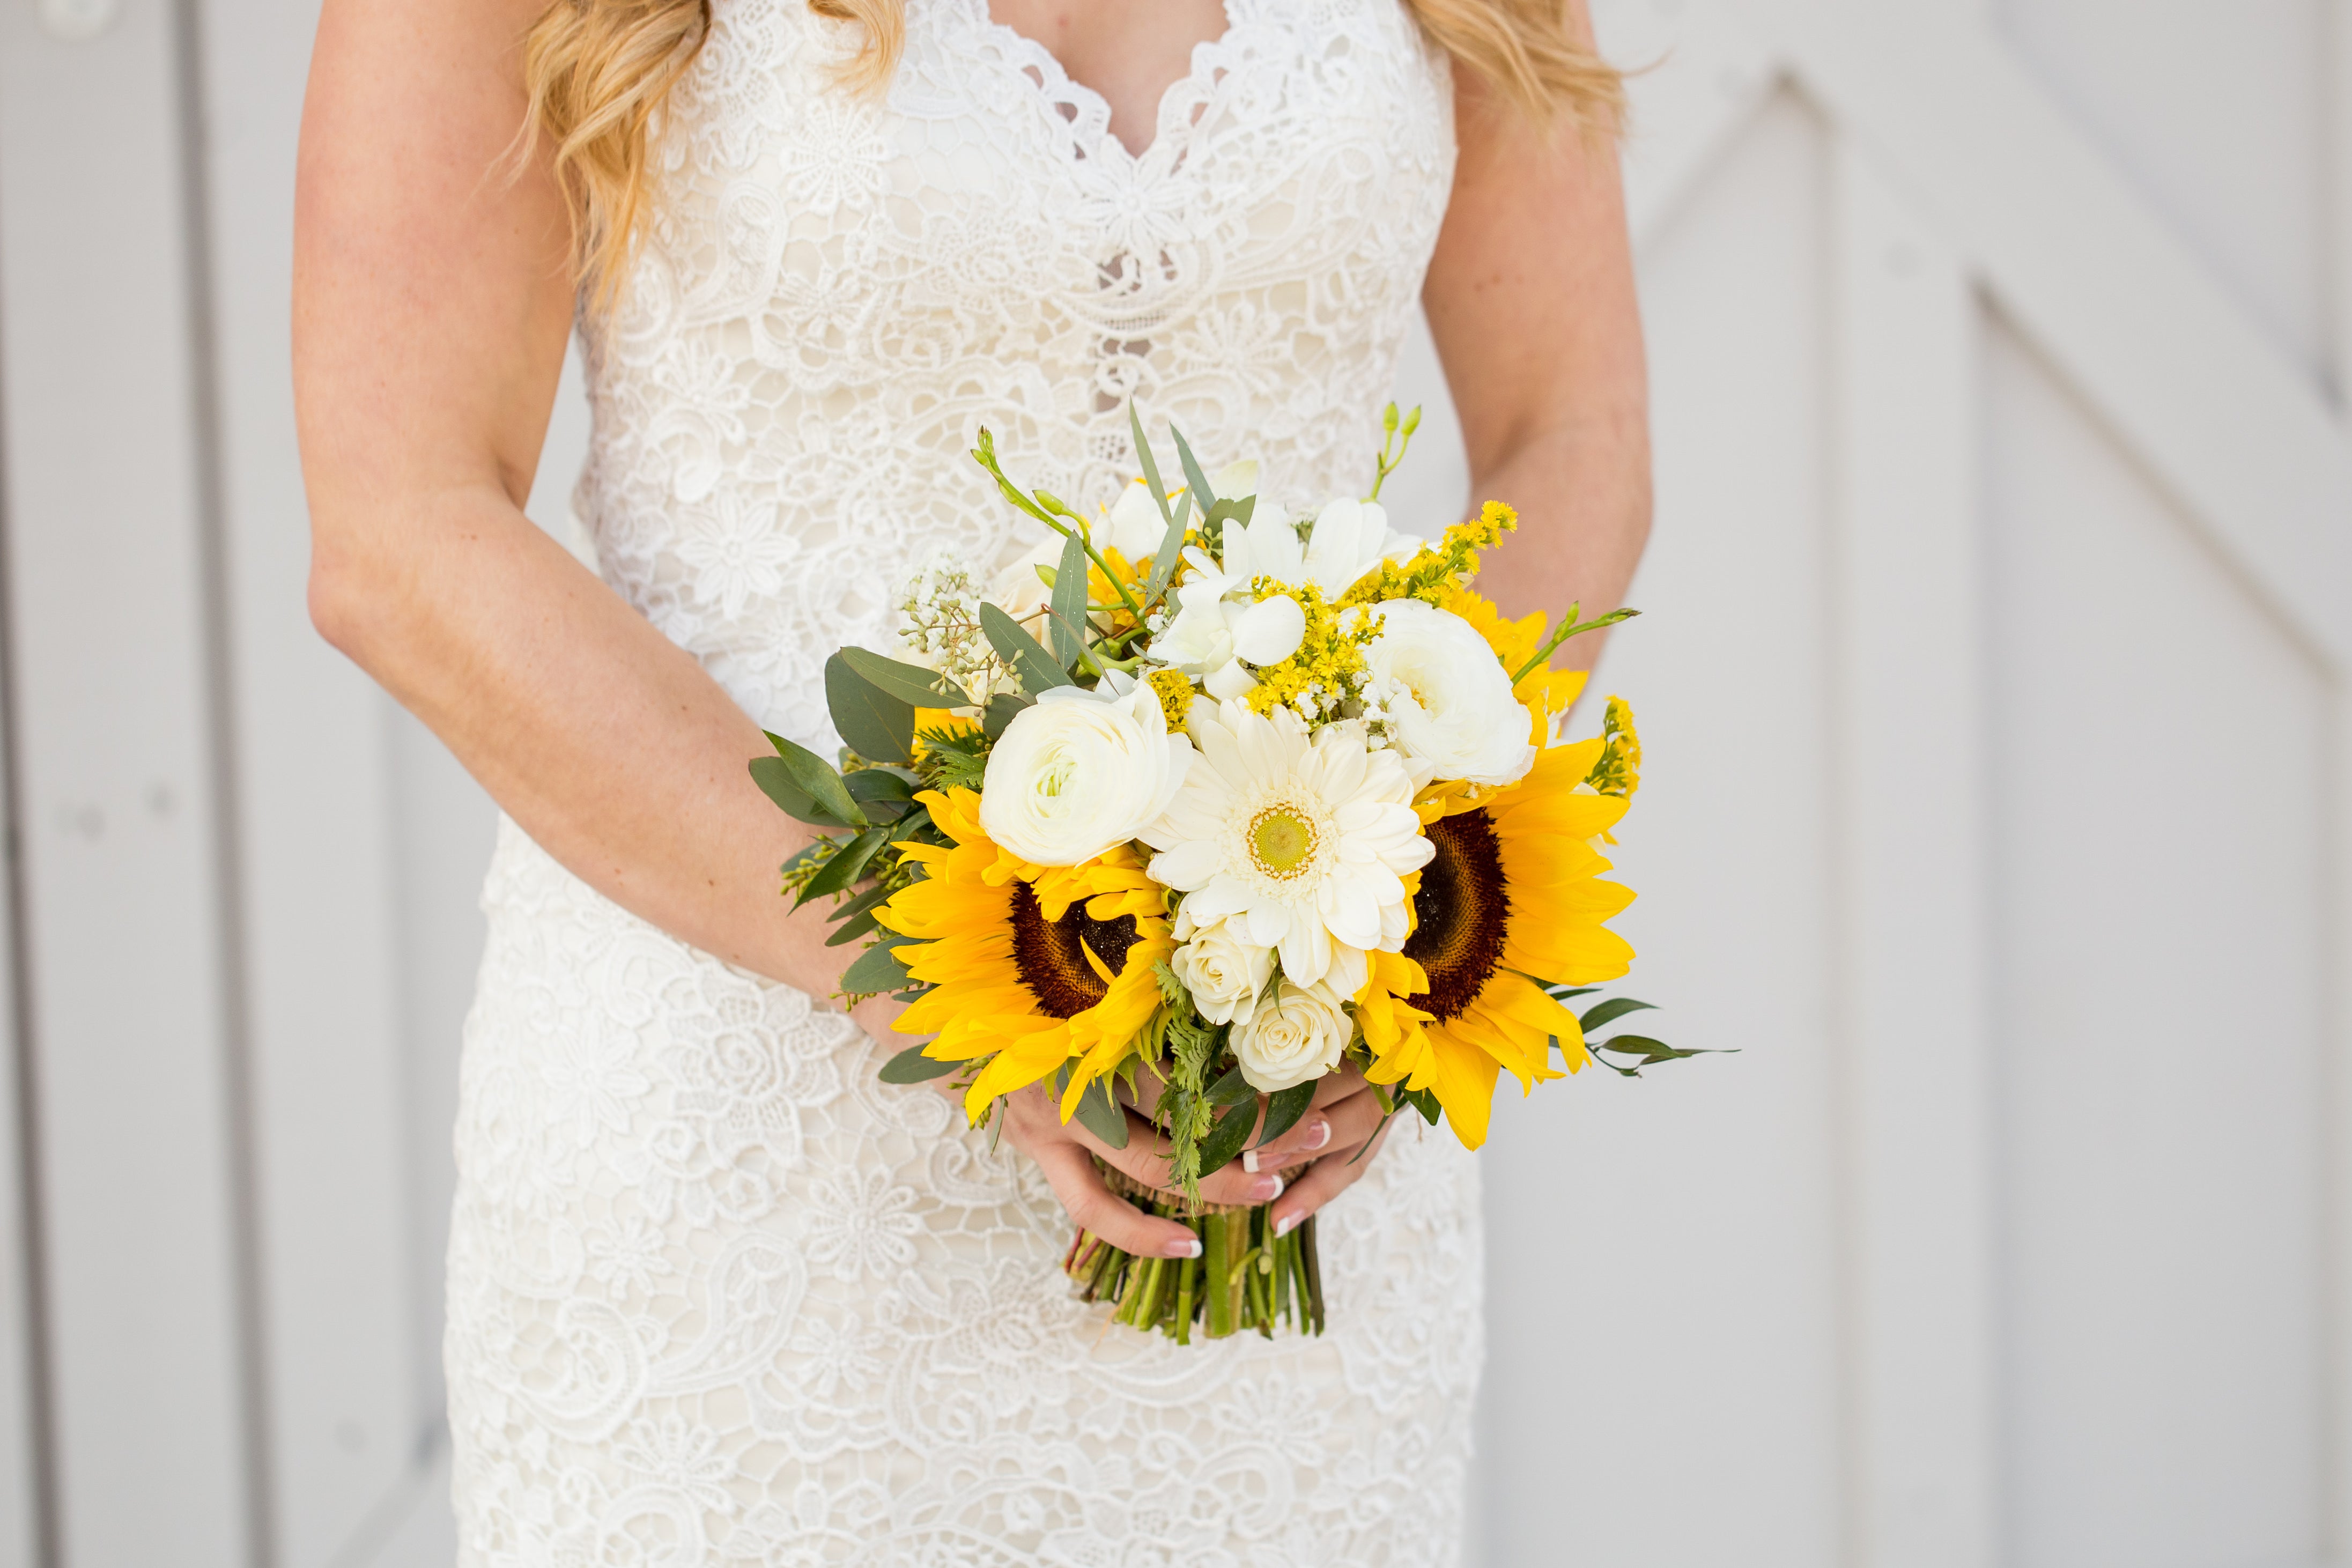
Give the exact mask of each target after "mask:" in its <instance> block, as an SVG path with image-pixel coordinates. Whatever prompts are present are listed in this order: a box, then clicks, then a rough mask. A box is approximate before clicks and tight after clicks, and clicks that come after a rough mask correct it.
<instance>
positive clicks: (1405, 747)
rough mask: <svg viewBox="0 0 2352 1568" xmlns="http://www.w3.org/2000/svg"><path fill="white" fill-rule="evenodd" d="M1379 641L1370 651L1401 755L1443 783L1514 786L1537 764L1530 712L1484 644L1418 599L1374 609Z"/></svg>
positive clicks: (1367, 656) (1458, 621) (1457, 619)
mask: <svg viewBox="0 0 2352 1568" xmlns="http://www.w3.org/2000/svg"><path fill="white" fill-rule="evenodd" d="M1372 613H1373V614H1374V615H1376V616H1379V617H1380V621H1381V635H1380V636H1379V637H1377V638H1375V639H1374V640H1373V642H1372V644H1371V646H1370V647H1367V648H1366V649H1365V650H1364V663H1365V665H1366V666H1367V667H1368V668H1370V672H1371V678H1372V684H1373V685H1374V686H1375V687H1376V688H1377V689H1380V691H1381V700H1382V701H1383V703H1384V705H1385V706H1386V708H1387V710H1388V731H1389V738H1390V739H1391V740H1392V741H1393V742H1396V746H1397V749H1398V750H1399V751H1401V752H1404V753H1405V755H1406V756H1408V757H1410V758H1412V760H1413V761H1414V762H1416V763H1421V764H1422V765H1423V766H1424V767H1425V768H1427V769H1428V770H1429V773H1430V776H1431V777H1433V778H1440V779H1467V780H1469V781H1470V782H1471V783H1472V784H1516V783H1517V782H1518V780H1519V779H1521V778H1522V777H1524V776H1525V775H1526V773H1527V771H1528V769H1529V768H1531V767H1533V766H1534V765H1535V761H1536V749H1535V747H1534V746H1533V745H1531V744H1529V743H1528V710H1526V709H1525V708H1524V707H1522V706H1520V704H1519V700H1518V699H1517V698H1516V697H1514V696H1512V695H1511V678H1510V676H1509V675H1508V674H1507V673H1506V672H1505V670H1504V668H1503V666H1502V663H1501V661H1500V660H1498V659H1497V658H1496V657H1495V650H1494V649H1493V648H1491V647H1487V646H1486V638H1485V637H1480V636H1479V635H1478V633H1477V631H1476V629H1475V627H1473V626H1471V625H1470V623H1469V622H1467V621H1465V620H1464V619H1463V618H1462V617H1461V616H1456V615H1451V614H1449V613H1447V612H1446V611H1444V610H1441V609H1438V608H1437V607H1435V606H1434V605H1426V604H1423V602H1422V601H1420V600H1419V599H1391V600H1389V601H1388V602H1387V603H1385V604H1382V605H1375V606H1373V611H1372Z"/></svg>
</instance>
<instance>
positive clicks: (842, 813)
mask: <svg viewBox="0 0 2352 1568" xmlns="http://www.w3.org/2000/svg"><path fill="white" fill-rule="evenodd" d="M768 742H769V744H771V745H772V746H774V747H775V748H776V755H777V757H778V758H779V759H780V760H781V761H782V763H783V764H784V767H785V770H786V772H787V773H788V775H789V777H790V778H791V780H792V782H793V784H796V785H798V786H799V787H800V790H801V792H802V793H803V794H804V795H807V796H808V798H809V799H810V800H811V801H812V802H813V803H814V805H815V806H816V808H817V809H818V810H819V811H822V812H828V813H830V814H831V816H830V819H829V824H830V825H831V826H841V827H870V826H873V824H871V823H870V822H868V821H866V814H865V813H864V812H862V811H860V810H858V809H857V803H856V801H854V800H852V799H850V798H849V790H848V787H847V786H846V785H845V784H843V783H842V782H841V775H840V774H839V773H836V772H835V771H834V767H833V764H832V763H828V762H826V761H825V760H824V758H823V757H820V756H818V755H817V754H816V753H815V752H812V751H810V750H809V749H808V748H807V747H806V746H802V745H796V744H794V743H793V742H790V741H787V740H785V739H784V738H783V737H782V735H775V734H772V735H770V736H769V737H768ZM767 760H768V759H767V758H765V757H762V758H761V759H760V762H761V763H764V762H766V761H767ZM751 771H752V775H753V776H754V777H757V776H758V775H759V773H760V765H759V763H753V764H752V768H751ZM760 787H761V788H762V789H767V787H768V786H767V785H766V784H765V783H762V784H761V786H760ZM768 796H769V798H770V799H771V800H775V801H776V804H777V805H784V803H783V802H782V800H781V799H777V797H776V792H775V791H773V790H769V791H768ZM784 809H785V810H786V811H792V807H790V806H788V805H785V806H784ZM793 816H800V814H799V813H798V812H793ZM801 820H802V821H803V822H813V821H817V820H819V819H818V818H815V817H805V816H804V817H802V818H801Z"/></svg>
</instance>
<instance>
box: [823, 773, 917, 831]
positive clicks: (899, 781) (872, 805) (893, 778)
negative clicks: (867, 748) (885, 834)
mask: <svg viewBox="0 0 2352 1568" xmlns="http://www.w3.org/2000/svg"><path fill="white" fill-rule="evenodd" d="M841 783H842V787H844V788H845V789H846V790H848V791H849V798H850V799H852V800H854V801H856V803H857V804H858V805H861V806H863V807H864V808H865V810H866V816H870V817H872V818H874V820H875V821H877V822H896V821H898V818H900V817H902V816H906V815H907V813H908V811H910V810H912V809H913V808H914V805H915V786H914V785H913V784H911V783H909V782H908V778H907V775H906V774H904V773H899V772H898V770H896V769H895V768H860V769H858V770H857V771H856V773H844V774H842V775H841Z"/></svg>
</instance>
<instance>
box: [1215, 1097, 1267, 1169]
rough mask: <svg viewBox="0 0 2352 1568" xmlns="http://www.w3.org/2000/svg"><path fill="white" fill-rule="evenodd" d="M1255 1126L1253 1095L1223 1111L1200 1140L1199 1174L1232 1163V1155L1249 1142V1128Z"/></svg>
mask: <svg viewBox="0 0 2352 1568" xmlns="http://www.w3.org/2000/svg"><path fill="white" fill-rule="evenodd" d="M1256 1126H1257V1104H1256V1100H1255V1097H1253V1099H1252V1100H1251V1101H1250V1102H1249V1103H1247V1104H1244V1105H1236V1106H1234V1108H1233V1109H1232V1110H1228V1111H1226V1112H1225V1115H1224V1120H1223V1121H1219V1122H1218V1123H1217V1124H1216V1125H1215V1126H1214V1127H1212V1128H1211V1129H1209V1135H1208V1136H1207V1137H1206V1138H1203V1139H1202V1140H1201V1174H1202V1175H1203V1176H1207V1175H1213V1174H1214V1173H1217V1172H1218V1171H1221V1170H1223V1169H1224V1168H1225V1167H1226V1166H1227V1165H1229V1164H1231V1163H1233V1159H1234V1155H1236V1154H1238V1153H1240V1152H1242V1145H1243V1144H1244V1143H1246V1142H1249V1135H1250V1132H1251V1130H1252V1129H1254V1128H1255V1127H1256Z"/></svg>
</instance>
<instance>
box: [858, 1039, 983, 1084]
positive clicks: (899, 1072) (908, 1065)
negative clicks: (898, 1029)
mask: <svg viewBox="0 0 2352 1568" xmlns="http://www.w3.org/2000/svg"><path fill="white" fill-rule="evenodd" d="M961 1066H963V1063H961V1062H942V1061H935V1060H933V1059H932V1058H929V1057H927V1056H925V1055H924V1054H923V1047H920V1046H908V1047H907V1048H906V1049H905V1050H903V1051H900V1052H899V1053H898V1055H897V1056H895V1057H892V1058H890V1059H889V1060H888V1061H887V1062H884V1063H883V1064H882V1070H881V1071H880V1072H879V1073H877V1074H876V1075H875V1076H876V1077H877V1078H879V1079H881V1080H882V1081H883V1082H884V1083H929V1082H930V1081H931V1079H935V1078H945V1077H947V1076H948V1074H950V1073H951V1072H953V1071H955V1070H956V1068H960V1067H961Z"/></svg>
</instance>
